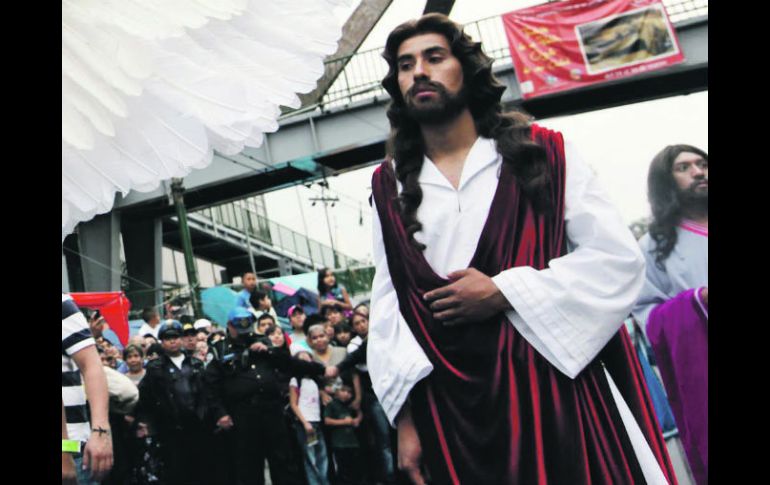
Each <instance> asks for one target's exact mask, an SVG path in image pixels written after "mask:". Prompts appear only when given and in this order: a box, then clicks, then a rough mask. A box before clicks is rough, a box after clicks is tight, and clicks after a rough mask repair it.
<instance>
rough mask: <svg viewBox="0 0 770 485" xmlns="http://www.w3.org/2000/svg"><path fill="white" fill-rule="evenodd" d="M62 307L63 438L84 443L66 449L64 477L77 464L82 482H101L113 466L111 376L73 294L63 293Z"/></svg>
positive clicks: (63, 455)
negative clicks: (68, 451) (72, 449)
mask: <svg viewBox="0 0 770 485" xmlns="http://www.w3.org/2000/svg"><path fill="white" fill-rule="evenodd" d="M61 306H62V315H61V323H62V329H61V350H62V358H61V361H62V366H61V377H62V388H61V395H62V406H63V415H64V418H65V419H66V423H67V425H66V427H65V426H62V440H65V439H68V440H73V441H79V442H80V443H81V446H80V450H81V451H80V452H78V453H73V454H71V455H70V454H65V453H64V451H62V478H64V477H65V471H71V468H69V469H68V470H67V468H68V467H70V466H71V465H72V464H73V463H74V466H75V471H76V473H77V477H78V483H80V484H81V485H83V484H91V483H97V482H98V481H99V480H101V479H102V478H104V477H105V476H106V475H107V474H108V473H109V471H110V469H111V468H112V436H111V431H110V423H109V419H108V417H107V416H108V415H107V409H108V400H109V394H108V391H107V379H106V378H105V376H104V370H103V369H102V362H101V359H100V358H99V354H98V353H97V351H96V345H95V342H94V338H93V335H92V334H91V329H90V328H89V326H88V322H87V321H86V319H85V317H84V316H83V314H82V313H81V312H80V310H79V309H78V307H77V305H75V302H74V301H72V297H71V296H69V295H65V294H62V302H61ZM83 384H85V389H88V392H87V393H86V391H85V390H84V386H83ZM86 402H88V408H86ZM88 411H90V416H91V422H90V423H89V419H88ZM89 471H90V473H89Z"/></svg>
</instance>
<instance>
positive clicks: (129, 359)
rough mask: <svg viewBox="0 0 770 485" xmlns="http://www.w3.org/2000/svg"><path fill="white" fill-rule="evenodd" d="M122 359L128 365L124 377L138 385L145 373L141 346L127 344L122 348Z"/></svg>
mask: <svg viewBox="0 0 770 485" xmlns="http://www.w3.org/2000/svg"><path fill="white" fill-rule="evenodd" d="M123 360H125V361H126V366H127V367H128V371H127V372H126V377H128V378H129V379H131V382H133V383H134V384H135V385H137V386H138V385H139V383H140V382H141V381H142V378H143V377H144V374H145V370H144V352H142V348H141V347H139V346H137V345H134V344H131V345H128V346H127V347H126V348H125V349H124V350H123Z"/></svg>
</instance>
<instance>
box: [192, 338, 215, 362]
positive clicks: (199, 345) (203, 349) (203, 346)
mask: <svg viewBox="0 0 770 485" xmlns="http://www.w3.org/2000/svg"><path fill="white" fill-rule="evenodd" d="M195 357H197V358H199V359H200V360H202V361H203V363H204V364H206V365H208V363H209V362H211V359H213V358H214V356H213V355H211V354H210V353H209V344H207V343H206V341H205V340H199V341H197V342H195Z"/></svg>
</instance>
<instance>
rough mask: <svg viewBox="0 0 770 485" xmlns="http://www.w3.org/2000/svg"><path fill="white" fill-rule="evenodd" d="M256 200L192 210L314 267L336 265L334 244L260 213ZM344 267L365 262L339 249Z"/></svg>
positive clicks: (210, 220) (341, 265) (212, 222)
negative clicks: (313, 237) (309, 236)
mask: <svg viewBox="0 0 770 485" xmlns="http://www.w3.org/2000/svg"><path fill="white" fill-rule="evenodd" d="M256 206H257V204H256V202H253V201H250V199H249V198H247V199H243V200H237V201H234V202H228V203H225V204H220V205H216V206H212V207H208V208H206V209H202V210H199V211H195V212H193V213H191V214H195V215H196V216H199V217H203V218H204V219H207V221H208V222H210V224H211V225H212V227H214V228H215V232H216V228H217V226H221V227H225V228H228V229H231V230H235V231H238V232H240V233H243V234H247V235H248V236H249V237H250V238H252V239H254V240H256V241H259V242H262V243H264V244H267V245H269V246H272V247H273V248H277V249H279V250H281V252H283V253H287V256H292V255H293V256H296V257H297V259H298V260H305V261H310V263H311V265H312V266H314V267H321V266H324V267H327V268H334V267H335V264H334V252H333V251H332V248H331V247H330V246H327V245H326V244H322V243H320V242H318V241H316V240H314V239H310V238H308V237H307V236H305V235H304V234H300V233H298V232H296V231H294V230H292V229H289V228H288V227H286V226H283V225H281V224H278V223H277V222H275V221H272V220H270V219H267V218H265V217H263V216H262V215H261V214H259V213H258V212H257V211H256V210H255V209H254V207H256ZM337 259H338V260H339V264H340V266H339V267H340V268H348V267H355V266H360V265H362V264H363V263H361V262H360V261H358V260H355V259H353V258H351V257H348V256H346V255H344V254H340V253H339V252H337Z"/></svg>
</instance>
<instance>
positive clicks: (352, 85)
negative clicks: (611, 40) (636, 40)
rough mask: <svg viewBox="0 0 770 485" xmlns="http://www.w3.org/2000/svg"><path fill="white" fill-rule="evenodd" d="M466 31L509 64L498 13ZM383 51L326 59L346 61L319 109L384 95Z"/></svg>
mask: <svg viewBox="0 0 770 485" xmlns="http://www.w3.org/2000/svg"><path fill="white" fill-rule="evenodd" d="M663 5H665V7H666V11H667V12H668V15H669V18H670V19H671V22H673V23H678V22H681V21H683V20H687V19H690V18H694V17H701V16H705V15H708V0H663ZM465 32H466V33H467V34H468V35H470V36H471V37H472V38H473V39H474V40H476V41H479V42H481V44H482V47H483V49H484V52H485V53H486V54H487V55H488V56H490V57H491V58H493V59H494V60H495V66H496V67H498V66H506V65H510V64H511V54H510V49H509V47H508V39H507V38H506V36H505V29H504V28H503V22H502V20H501V16H500V15H496V16H494V17H488V18H485V19H481V20H476V21H474V22H469V23H467V24H465ZM382 50H383V48H382V47H379V48H375V49H369V50H366V51H363V52H357V53H355V54H353V55H349V56H344V57H339V58H335V59H327V60H326V61H325V63H326V64H335V63H337V64H345V63H347V64H346V65H345V69H344V70H343V71H342V72H341V73H340V75H339V76H338V77H337V79H336V80H335V81H334V83H333V84H332V85H331V87H330V88H329V90H328V91H327V92H326V94H325V95H324V96H323V98H322V99H321V101H320V103H318V106H319V107H321V108H322V109H329V108H336V107H340V106H345V105H348V104H351V103H354V102H356V101H361V100H367V99H373V98H375V97H384V96H387V95H386V93H385V90H384V89H383V88H382V86H381V85H380V82H381V81H382V78H383V77H385V74H387V72H388V64H387V63H386V62H385V60H384V59H383V58H382V55H381V54H382ZM306 109H307V108H304V109H302V110H301V111H305V110H306ZM297 111H300V110H297ZM295 113H296V111H288V112H286V113H285V114H284V115H283V117H284V118H286V117H290V116H292V115H293V114H295Z"/></svg>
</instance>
